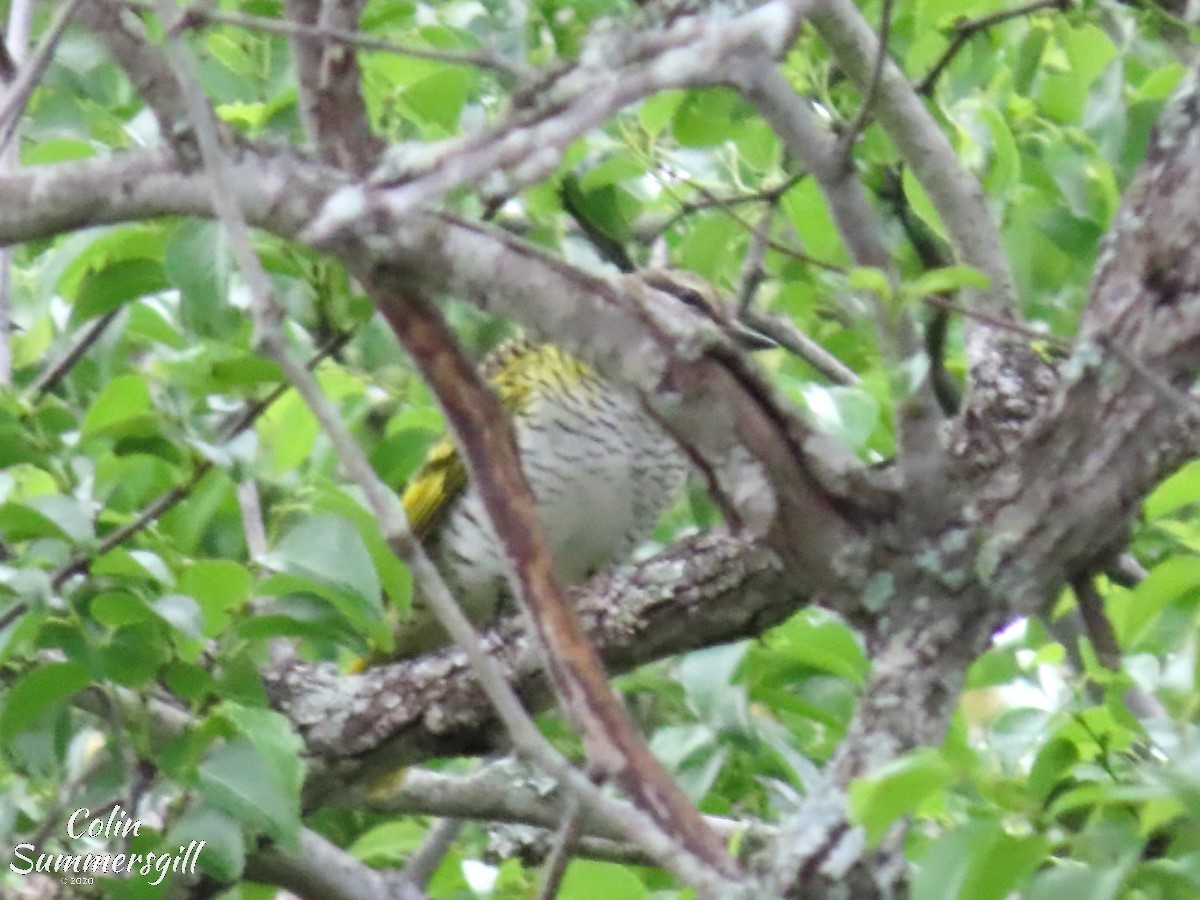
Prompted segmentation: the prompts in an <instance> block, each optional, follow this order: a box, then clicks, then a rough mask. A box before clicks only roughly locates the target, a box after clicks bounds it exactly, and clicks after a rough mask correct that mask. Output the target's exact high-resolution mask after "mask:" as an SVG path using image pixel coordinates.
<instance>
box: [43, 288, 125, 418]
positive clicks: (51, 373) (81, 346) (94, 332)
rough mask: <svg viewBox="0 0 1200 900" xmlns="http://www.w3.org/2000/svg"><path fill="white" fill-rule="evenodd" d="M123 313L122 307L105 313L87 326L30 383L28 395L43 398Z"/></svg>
mask: <svg viewBox="0 0 1200 900" xmlns="http://www.w3.org/2000/svg"><path fill="white" fill-rule="evenodd" d="M120 314H121V307H118V308H117V309H114V310H111V311H110V312H107V313H105V314H104V315H103V316H101V317H100V318H99V319H97V320H96V321H95V322H93V323H92V324H91V325H89V326H88V327H87V330H85V331H84V332H83V334H81V335H80V336H79V339H78V340H76V341H75V343H74V344H72V345H71V347H70V349H68V350H67V352H66V353H64V354H63V355H62V357H61V358H60V359H59V360H58V362H56V363H54V364H53V365H52V366H50V368H48V369H45V370H44V371H43V372H42V373H41V374H40V375H38V376H37V378H35V379H34V380H33V381H32V382H31V383H30V385H29V388H28V391H27V393H28V395H29V397H30V399H32V400H33V401H35V402H36V401H38V400H41V399H42V398H43V397H45V396H46V395H47V394H48V393H50V392H51V391H52V390H54V388H55V387H57V386H58V383H59V382H60V381H62V380H63V379H64V378H65V377H66V376H67V374H68V373H69V372H70V371H71V370H72V369H73V368H75V365H76V364H77V363H78V362H79V361H80V360H81V359H83V357H84V356H85V355H86V354H87V352H88V350H90V349H91V348H92V347H93V346H94V345H95V343H96V341H98V340H100V337H101V335H103V334H104V332H105V330H106V329H107V328H108V326H109V325H111V324H112V323H113V320H114V319H116V318H117V316H119V315H120Z"/></svg>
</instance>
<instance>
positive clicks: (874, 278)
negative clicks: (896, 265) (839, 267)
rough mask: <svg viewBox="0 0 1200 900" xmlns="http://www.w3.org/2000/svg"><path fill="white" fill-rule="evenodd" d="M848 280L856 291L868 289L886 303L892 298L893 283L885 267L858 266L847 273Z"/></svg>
mask: <svg viewBox="0 0 1200 900" xmlns="http://www.w3.org/2000/svg"><path fill="white" fill-rule="evenodd" d="M847 280H848V281H849V283H850V287H852V288H854V290H856V291H867V292H869V293H871V294H874V295H875V296H876V297H878V298H879V299H880V300H882V301H883V302H885V303H887V302H888V301H890V300H891V299H892V284H891V282H890V281H888V277H887V273H886V272H884V271H883V269H876V268H875V267H873V266H858V267H856V268H853V269H851V270H850V271H849V272H848V273H847Z"/></svg>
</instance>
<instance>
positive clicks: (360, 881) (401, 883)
mask: <svg viewBox="0 0 1200 900" xmlns="http://www.w3.org/2000/svg"><path fill="white" fill-rule="evenodd" d="M299 844H300V846H299V850H298V851H296V852H288V851H285V850H282V849H280V848H279V847H278V846H277V845H270V846H267V847H264V848H262V849H260V850H258V851H257V852H256V853H254V854H252V855H251V856H249V857H248V858H247V860H246V877H247V878H250V879H252V880H254V881H261V882H264V883H266V884H275V885H279V886H280V887H283V888H286V889H287V890H289V891H294V892H296V893H297V894H299V895H301V896H304V897H320V898H321V900H420V898H422V897H424V894H423V893H422V891H421V890H420V889H419V888H417V887H416V886H415V885H413V884H412V883H411V882H408V881H406V880H405V879H404V878H403V876H402V875H400V873H397V872H394V871H379V870H377V869H372V868H371V867H370V866H368V865H366V864H365V863H362V862H359V861H358V860H357V859H355V858H354V857H353V856H351V855H350V854H349V853H347V852H346V851H345V850H343V849H342V848H340V847H338V846H337V845H336V844H333V843H332V842H330V841H329V840H328V839H326V838H324V837H322V836H321V835H319V834H317V833H316V832H315V831H310V830H309V829H307V828H301V829H300V835H299Z"/></svg>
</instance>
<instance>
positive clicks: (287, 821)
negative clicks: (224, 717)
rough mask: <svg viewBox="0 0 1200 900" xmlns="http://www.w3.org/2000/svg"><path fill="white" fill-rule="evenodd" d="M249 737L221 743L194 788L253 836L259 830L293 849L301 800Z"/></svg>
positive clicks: (206, 759)
mask: <svg viewBox="0 0 1200 900" xmlns="http://www.w3.org/2000/svg"><path fill="white" fill-rule="evenodd" d="M274 763H275V760H274V759H268V758H267V757H266V756H264V755H263V754H262V753H261V752H259V750H258V748H257V747H256V746H255V744H254V742H252V741H251V740H249V739H248V738H246V737H237V738H234V739H233V740H230V741H227V742H224V743H221V744H218V745H217V746H215V747H213V748H211V749H210V750H209V752H208V753H206V754H205V757H204V761H203V762H202V763H201V764H200V767H199V769H198V770H197V772H196V787H197V788H198V789H199V791H200V793H201V794H202V795H203V796H204V798H205V799H206V800H207V801H208V802H209V803H211V804H212V805H213V806H215V807H216V808H217V809H219V810H221V811H223V812H225V813H228V814H229V815H230V816H232V817H233V818H234V819H236V820H237V821H239V822H240V823H242V824H243V825H244V826H246V827H247V828H249V829H251V830H252V831H261V832H263V833H265V834H266V835H267V836H268V837H270V838H271V839H272V840H276V841H279V842H280V843H281V844H283V845H284V846H285V847H288V848H292V849H295V847H296V839H297V834H298V830H299V827H300V797H299V794H298V793H297V792H296V790H295V789H294V788H293V786H292V785H291V784H290V783H289V782H290V781H291V780H292V779H291V776H290V774H289V773H286V772H282V773H281V772H280V771H278V770H277V769H276V768H275V766H274Z"/></svg>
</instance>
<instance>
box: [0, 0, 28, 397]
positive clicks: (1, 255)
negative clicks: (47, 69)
mask: <svg viewBox="0 0 1200 900" xmlns="http://www.w3.org/2000/svg"><path fill="white" fill-rule="evenodd" d="M32 7H33V3H32V0H13V3H12V4H11V5H10V6H9V10H8V24H7V27H6V28H5V34H4V36H3V37H4V40H3V41H0V45H2V47H3V50H4V72H5V75H4V78H3V82H4V86H5V88H6V89H7V90H8V91H9V92H12V91H14V90H15V87H16V82H17V81H18V76H19V74H22V73H21V72H20V70H19V69H18V67H19V66H22V65H23V63H24V61H25V54H26V51H27V50H28V49H29V25H30V14H31V13H32ZM26 68H27V67H26ZM22 105H23V104H22ZM18 118H19V115H17V114H14V116H13V119H14V125H13V128H12V133H14V134H15V133H16V131H17V127H16V124H15V120H17V119H18ZM18 161H19V160H18V155H17V148H16V147H15V146H12V145H10V144H9V143H8V142H7V141H5V142H4V144H3V145H0V174H5V175H6V174H8V173H9V172H11V171H12V170H13V169H15V168H16V167H17V164H18ZM12 266H13V251H12V248H11V247H4V248H3V249H0V386H4V387H7V386H8V385H10V384H12V366H13V353H12V332H13V320H12V311H13V296H12V291H13V278H12V276H13V272H12Z"/></svg>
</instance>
